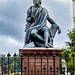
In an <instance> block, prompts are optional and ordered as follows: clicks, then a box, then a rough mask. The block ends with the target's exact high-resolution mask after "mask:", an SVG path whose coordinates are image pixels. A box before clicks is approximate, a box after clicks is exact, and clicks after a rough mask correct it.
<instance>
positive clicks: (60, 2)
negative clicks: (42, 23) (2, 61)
mask: <svg viewBox="0 0 75 75" xmlns="http://www.w3.org/2000/svg"><path fill="white" fill-rule="evenodd" d="M31 5H33V0H0V53H3V54H6V53H8V52H10V53H12V54H13V53H14V52H17V53H18V50H19V49H20V48H23V45H24V37H25V32H24V29H25V24H26V15H27V10H28V8H29V7H30V6H31ZM42 6H43V7H44V8H46V9H47V10H48V13H49V15H50V17H51V18H52V19H54V21H55V22H56V23H57V24H58V25H59V26H60V28H61V31H62V33H61V34H60V35H59V34H56V37H55V38H54V47H58V48H62V47H64V46H65V43H64V42H66V41H67V40H68V37H67V35H66V34H67V33H68V29H70V30H71V29H72V27H73V10H72V0H42ZM48 26H49V27H50V26H51V25H50V24H49V23H48Z"/></svg>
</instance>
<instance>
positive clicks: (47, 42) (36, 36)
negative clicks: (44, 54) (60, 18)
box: [25, 0, 61, 48]
mask: <svg viewBox="0 0 75 75" xmlns="http://www.w3.org/2000/svg"><path fill="white" fill-rule="evenodd" d="M33 3H34V5H33V6H31V7H30V8H29V9H28V11H27V18H26V21H27V24H26V29H25V32H26V35H25V45H27V44H29V43H31V42H33V43H34V44H35V47H46V48H49V47H51V48H52V47H53V38H54V37H55V34H56V32H57V30H58V33H59V34H60V33H61V30H60V28H59V26H58V25H57V24H56V23H55V22H54V20H53V19H51V18H50V16H49V14H48V11H47V10H46V9H45V8H43V7H42V6H41V0H33ZM47 20H48V21H49V23H51V28H48V27H47Z"/></svg>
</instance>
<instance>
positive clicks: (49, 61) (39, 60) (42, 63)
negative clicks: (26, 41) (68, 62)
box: [19, 48, 63, 75]
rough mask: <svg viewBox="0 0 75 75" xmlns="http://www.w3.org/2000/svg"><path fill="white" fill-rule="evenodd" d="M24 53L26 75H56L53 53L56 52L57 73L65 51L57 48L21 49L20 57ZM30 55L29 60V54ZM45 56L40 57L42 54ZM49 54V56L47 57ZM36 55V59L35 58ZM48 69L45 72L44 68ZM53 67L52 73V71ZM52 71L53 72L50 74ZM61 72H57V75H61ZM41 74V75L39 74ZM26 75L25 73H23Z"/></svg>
mask: <svg viewBox="0 0 75 75" xmlns="http://www.w3.org/2000/svg"><path fill="white" fill-rule="evenodd" d="M21 51H22V52H23V58H24V59H23V71H24V67H27V69H26V75H44V73H45V75H50V74H51V75H53V74H54V72H53V71H54V60H53V52H54V51H55V55H56V56H55V71H57V69H56V68H57V67H59V54H60V53H61V52H62V51H63V50H61V49H56V48H23V49H19V55H20V54H21ZM28 53H29V54H30V56H29V58H28V57H27V54H28ZM41 53H42V54H43V56H42V57H40V54H41ZM47 53H49V56H48V57H47V56H46V55H47ZM34 54H35V57H34V56H33V55H34ZM44 67H45V68H46V69H45V71H44V69H43V68H44ZM50 67H52V71H51V70H50ZM50 71H51V72H50ZM59 72H60V71H58V72H55V75H59ZM38 73H39V74H38ZM23 75H25V71H24V72H23Z"/></svg>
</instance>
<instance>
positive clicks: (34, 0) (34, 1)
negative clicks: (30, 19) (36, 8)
mask: <svg viewBox="0 0 75 75" xmlns="http://www.w3.org/2000/svg"><path fill="white" fill-rule="evenodd" d="M33 3H34V4H35V5H39V4H41V0H33Z"/></svg>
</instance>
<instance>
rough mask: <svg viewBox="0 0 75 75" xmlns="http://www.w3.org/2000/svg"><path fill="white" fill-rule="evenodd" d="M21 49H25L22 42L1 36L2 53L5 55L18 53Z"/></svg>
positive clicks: (0, 47)
mask: <svg viewBox="0 0 75 75" xmlns="http://www.w3.org/2000/svg"><path fill="white" fill-rule="evenodd" d="M19 48H23V43H22V42H19V41H17V40H15V39H13V38H11V37H5V36H0V52H2V53H3V54H7V53H8V52H10V53H11V54H13V53H14V52H16V53H18V52H19Z"/></svg>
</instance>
